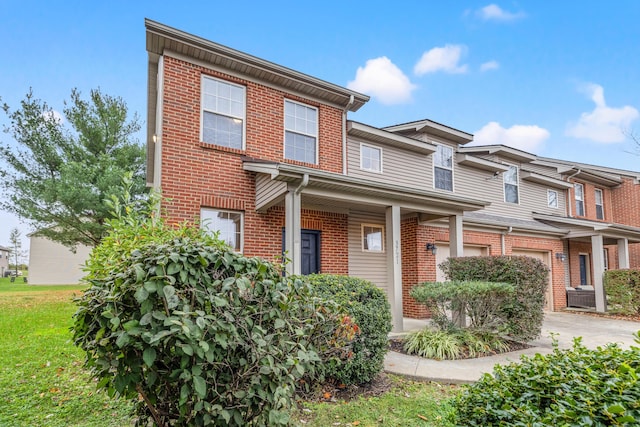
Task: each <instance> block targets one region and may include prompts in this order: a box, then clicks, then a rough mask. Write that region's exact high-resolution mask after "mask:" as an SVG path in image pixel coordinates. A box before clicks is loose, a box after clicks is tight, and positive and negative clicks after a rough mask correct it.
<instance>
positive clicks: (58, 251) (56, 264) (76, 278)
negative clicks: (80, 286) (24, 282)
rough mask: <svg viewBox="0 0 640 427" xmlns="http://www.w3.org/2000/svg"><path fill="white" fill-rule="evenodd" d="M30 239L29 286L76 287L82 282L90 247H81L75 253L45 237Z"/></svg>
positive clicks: (31, 237) (30, 237)
mask: <svg viewBox="0 0 640 427" xmlns="http://www.w3.org/2000/svg"><path fill="white" fill-rule="evenodd" d="M29 239H30V240H29V245H30V247H29V276H28V282H29V284H32V285H74V284H77V283H79V282H80V279H81V278H82V277H83V276H84V272H83V270H82V267H83V265H84V263H85V262H86V261H87V259H89V254H90V253H91V248H90V247H87V246H81V245H79V246H78V248H77V249H76V252H75V253H74V252H72V251H71V250H69V248H67V247H66V246H64V245H62V244H60V243H57V242H54V241H52V240H49V239H46V238H44V237H38V236H36V235H30V236H29Z"/></svg>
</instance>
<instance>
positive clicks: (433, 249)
mask: <svg viewBox="0 0 640 427" xmlns="http://www.w3.org/2000/svg"><path fill="white" fill-rule="evenodd" d="M427 250H428V251H431V254H432V255H435V254H436V252H438V247H437V246H436V244H435V243H427Z"/></svg>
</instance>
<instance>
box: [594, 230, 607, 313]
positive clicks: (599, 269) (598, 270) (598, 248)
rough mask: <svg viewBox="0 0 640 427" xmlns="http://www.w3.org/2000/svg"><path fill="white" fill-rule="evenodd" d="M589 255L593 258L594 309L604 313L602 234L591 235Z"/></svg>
mask: <svg viewBox="0 0 640 427" xmlns="http://www.w3.org/2000/svg"><path fill="white" fill-rule="evenodd" d="M591 257H592V258H593V288H594V289H595V291H596V311H598V312H600V313H604V312H605V311H606V310H607V305H606V302H605V299H604V281H603V276H604V243H603V241H602V235H601V234H598V235H595V236H591Z"/></svg>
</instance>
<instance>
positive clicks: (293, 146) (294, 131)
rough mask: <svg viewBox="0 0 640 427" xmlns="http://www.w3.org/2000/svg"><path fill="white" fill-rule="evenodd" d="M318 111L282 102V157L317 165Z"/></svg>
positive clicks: (295, 103) (290, 102) (294, 103)
mask: <svg viewBox="0 0 640 427" xmlns="http://www.w3.org/2000/svg"><path fill="white" fill-rule="evenodd" d="M317 152H318V109H317V108H315V107H310V106H308V105H304V104H300V103H299V102H293V101H289V100H285V101H284V157H285V159H290V160H298V161H300V162H305V163H313V164H316V163H317Z"/></svg>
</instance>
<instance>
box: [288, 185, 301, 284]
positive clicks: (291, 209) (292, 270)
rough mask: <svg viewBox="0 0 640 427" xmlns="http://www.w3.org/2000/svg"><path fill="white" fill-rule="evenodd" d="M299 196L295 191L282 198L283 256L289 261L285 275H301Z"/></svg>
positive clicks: (290, 191)
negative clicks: (283, 216) (283, 218)
mask: <svg viewBox="0 0 640 427" xmlns="http://www.w3.org/2000/svg"><path fill="white" fill-rule="evenodd" d="M300 205H301V203H300V194H297V193H296V191H295V190H289V191H288V192H287V194H286V195H285V197H284V209H285V212H284V215H285V220H284V235H285V241H284V250H285V251H286V253H285V256H286V257H288V258H289V259H290V262H289V263H287V266H286V271H287V274H294V275H298V274H300V273H301V271H302V270H301V265H302V262H301V258H302V255H301V251H300V231H301V230H300Z"/></svg>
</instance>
